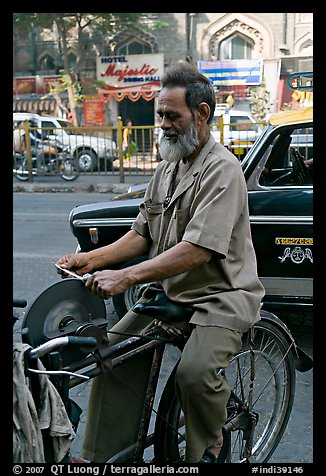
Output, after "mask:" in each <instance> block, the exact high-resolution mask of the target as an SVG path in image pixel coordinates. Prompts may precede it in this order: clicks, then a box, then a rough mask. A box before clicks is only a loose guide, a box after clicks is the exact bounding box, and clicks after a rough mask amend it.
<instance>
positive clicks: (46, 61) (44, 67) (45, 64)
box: [40, 55, 55, 71]
mask: <svg viewBox="0 0 326 476" xmlns="http://www.w3.org/2000/svg"><path fill="white" fill-rule="evenodd" d="M40 69H41V71H49V70H53V69H55V66H54V60H53V58H52V57H51V56H50V55H46V56H43V58H42V59H41V61H40Z"/></svg>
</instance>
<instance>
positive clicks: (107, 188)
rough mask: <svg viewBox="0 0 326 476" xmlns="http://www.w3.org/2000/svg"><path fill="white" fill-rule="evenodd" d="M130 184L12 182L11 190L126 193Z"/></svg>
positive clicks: (28, 191)
mask: <svg viewBox="0 0 326 476" xmlns="http://www.w3.org/2000/svg"><path fill="white" fill-rule="evenodd" d="M130 186H131V184H127V183H98V184H85V183H80V184H68V183H63V184H61V183H60V184H59V183H57V184H50V183H47V184H38V183H14V184H13V192H27V193H32V192H37V193H50V192H53V193H78V192H79V193H80V192H84V193H92V192H96V193H108V192H111V193H126V192H127V191H128V189H129V187H130Z"/></svg>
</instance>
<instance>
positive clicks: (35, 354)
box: [29, 336, 97, 359]
mask: <svg viewBox="0 0 326 476" xmlns="http://www.w3.org/2000/svg"><path fill="white" fill-rule="evenodd" d="M67 345H78V346H89V347H96V346H97V340H96V339H95V337H78V336H64V337H56V338H55V339H52V340H49V341H48V342H45V343H44V344H41V345H39V346H38V347H36V348H35V349H33V350H31V352H30V354H29V358H30V359H38V358H39V357H42V356H43V355H45V354H48V353H50V352H52V351H53V350H55V349H57V348H58V347H64V346H67Z"/></svg>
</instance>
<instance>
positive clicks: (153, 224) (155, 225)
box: [144, 202, 163, 242]
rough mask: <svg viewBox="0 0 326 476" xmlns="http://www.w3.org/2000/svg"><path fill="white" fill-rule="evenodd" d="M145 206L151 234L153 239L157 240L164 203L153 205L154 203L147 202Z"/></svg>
mask: <svg viewBox="0 0 326 476" xmlns="http://www.w3.org/2000/svg"><path fill="white" fill-rule="evenodd" d="M144 207H145V212H146V219H147V223H148V229H149V233H150V236H151V238H152V240H153V241H155V242H156V241H157V240H158V237H159V234H160V229H161V219H162V212H163V206H162V203H159V204H157V205H153V204H152V203H149V202H145V203H144Z"/></svg>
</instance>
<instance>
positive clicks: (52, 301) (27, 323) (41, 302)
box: [22, 278, 106, 360]
mask: <svg viewBox="0 0 326 476" xmlns="http://www.w3.org/2000/svg"><path fill="white" fill-rule="evenodd" d="M105 321H106V306H105V302H104V300H103V299H101V298H100V297H98V296H95V295H94V294H92V293H91V292H90V290H89V289H88V288H86V287H85V285H84V283H83V282H82V281H80V280H78V279H75V278H71V279H70V278H67V279H63V280H61V281H59V282H58V283H55V284H53V285H51V286H50V287H48V288H47V289H45V290H44V291H43V292H42V293H41V294H40V295H39V296H38V297H37V298H36V299H35V300H34V302H33V303H32V304H31V305H30V306H29V308H28V310H27V311H26V314H25V317H24V320H23V323H22V339H23V341H24V342H25V343H28V344H29V345H31V346H32V347H36V346H38V345H40V344H43V343H44V342H47V341H48V340H50V339H53V338H55V337H62V336H65V335H74V333H75V331H76V330H77V329H78V328H79V327H80V326H81V325H83V324H86V323H90V322H92V323H93V324H95V325H97V324H98V325H102V326H103V324H105ZM66 354H67V353H66ZM65 360H66V359H65ZM68 360H70V359H68Z"/></svg>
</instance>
